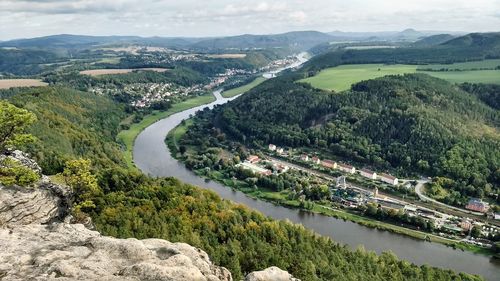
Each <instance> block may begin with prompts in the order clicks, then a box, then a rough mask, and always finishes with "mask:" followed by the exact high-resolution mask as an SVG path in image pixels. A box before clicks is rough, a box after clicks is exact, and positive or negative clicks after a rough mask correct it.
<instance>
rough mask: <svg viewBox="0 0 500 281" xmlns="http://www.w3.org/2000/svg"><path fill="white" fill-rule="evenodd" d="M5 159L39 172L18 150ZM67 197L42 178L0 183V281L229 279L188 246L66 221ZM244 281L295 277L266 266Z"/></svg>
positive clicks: (202, 252) (207, 258)
mask: <svg viewBox="0 0 500 281" xmlns="http://www.w3.org/2000/svg"><path fill="white" fill-rule="evenodd" d="M10 157H13V158H14V159H16V160H17V161H19V162H20V163H23V165H25V166H29V167H30V168H32V169H33V170H36V171H40V169H39V167H38V165H36V163H34V162H33V161H31V160H30V159H29V158H27V157H26V155H24V154H22V153H21V152H16V153H14V154H13V155H11V156H10ZM68 193H69V192H68V190H67V189H66V188H64V187H62V186H60V185H57V184H54V183H52V182H50V180H49V179H48V178H47V177H42V180H41V181H40V182H39V183H37V184H36V186H35V187H33V188H24V187H6V186H3V185H2V184H0V253H1V254H0V280H2V281H3V280H5V281H6V280H56V279H57V280H172V281H178V280H200V281H202V280H206V281H218V280H220V281H230V280H232V277H231V273H230V272H229V271H228V270H227V269H226V268H224V267H220V266H217V265H214V264H212V262H211V261H210V258H209V257H208V255H207V253H205V252H204V251H202V250H200V249H197V248H194V247H192V246H190V245H188V244H185V243H171V242H168V241H165V240H161V239H144V240H137V239H133V238H131V239H116V238H112V237H107V236H102V235H100V234H99V233H98V232H96V231H92V230H90V229H88V228H86V227H85V226H84V225H82V224H71V223H69V221H70V218H69V217H68V216H67V215H68V204H67V202H68V200H67V198H68ZM245 280H246V281H262V280H273V281H274V280H277V281H281V280H283V281H292V280H293V281H295V280H297V279H294V278H293V277H292V276H291V275H290V274H288V273H287V272H285V271H282V270H281V269H279V268H276V267H271V268H268V269H266V270H263V271H258V272H253V273H251V274H249V275H248V276H247V277H246V278H245Z"/></svg>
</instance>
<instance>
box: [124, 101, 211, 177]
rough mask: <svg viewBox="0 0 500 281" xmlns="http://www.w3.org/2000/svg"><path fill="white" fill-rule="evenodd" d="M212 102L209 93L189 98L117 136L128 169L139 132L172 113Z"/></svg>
mask: <svg viewBox="0 0 500 281" xmlns="http://www.w3.org/2000/svg"><path fill="white" fill-rule="evenodd" d="M213 101H215V97H214V96H213V95H212V94H211V93H210V94H206V95H203V96H198V97H195V98H191V99H188V100H185V101H183V102H180V103H176V104H174V105H173V106H172V107H171V108H170V109H169V110H167V111H157V112H153V113H152V114H149V115H147V116H146V117H144V119H142V120H141V122H139V123H135V124H132V126H130V129H128V130H123V131H121V132H120V133H119V134H118V136H117V139H118V140H119V141H120V142H121V143H123V144H124V145H125V151H124V152H123V153H124V155H123V157H124V158H125V161H126V163H127V165H128V166H129V167H135V165H134V160H133V155H132V151H133V147H134V141H135V138H136V137H137V136H138V135H139V133H140V132H142V130H144V129H145V128H147V127H148V126H150V125H151V124H153V123H155V122H156V121H158V120H160V119H163V118H166V117H168V116H170V115H172V114H174V113H177V112H181V111H184V110H186V109H190V108H193V107H196V106H200V105H203V104H207V103H211V102H213Z"/></svg>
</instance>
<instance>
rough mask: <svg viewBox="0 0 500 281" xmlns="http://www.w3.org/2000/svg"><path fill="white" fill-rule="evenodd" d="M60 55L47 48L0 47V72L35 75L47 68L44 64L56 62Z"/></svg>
mask: <svg viewBox="0 0 500 281" xmlns="http://www.w3.org/2000/svg"><path fill="white" fill-rule="evenodd" d="M57 60H58V57H57V55H56V54H54V53H53V52H49V51H45V50H36V49H35V50H29V49H27V50H19V49H3V48H0V74H2V73H5V74H6V75H20V76H23V75H35V74H39V73H40V72H42V71H43V70H44V68H46V67H45V66H44V65H43V64H47V63H51V62H55V61H57Z"/></svg>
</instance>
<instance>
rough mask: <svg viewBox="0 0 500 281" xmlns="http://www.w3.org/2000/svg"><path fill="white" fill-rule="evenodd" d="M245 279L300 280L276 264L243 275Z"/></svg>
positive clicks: (262, 280) (260, 280)
mask: <svg viewBox="0 0 500 281" xmlns="http://www.w3.org/2000/svg"><path fill="white" fill-rule="evenodd" d="M245 281H300V280H299V279H297V278H294V277H293V276H292V275H291V274H290V273H288V272H286V271H284V270H281V269H279V268H278V267H276V266H272V267H269V268H266V269H264V270H262V271H254V272H252V273H250V274H248V275H247V276H246V277H245Z"/></svg>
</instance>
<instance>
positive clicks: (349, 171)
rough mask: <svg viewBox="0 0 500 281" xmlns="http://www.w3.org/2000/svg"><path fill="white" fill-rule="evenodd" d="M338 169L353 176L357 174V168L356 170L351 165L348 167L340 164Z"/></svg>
mask: <svg viewBox="0 0 500 281" xmlns="http://www.w3.org/2000/svg"><path fill="white" fill-rule="evenodd" d="M338 169H339V170H341V171H342V172H346V173H351V174H354V173H355V172H356V168H354V167H353V166H351V165H347V164H338Z"/></svg>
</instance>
